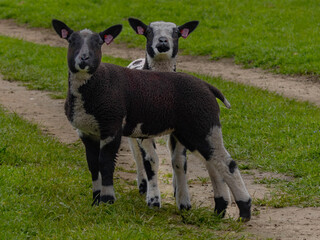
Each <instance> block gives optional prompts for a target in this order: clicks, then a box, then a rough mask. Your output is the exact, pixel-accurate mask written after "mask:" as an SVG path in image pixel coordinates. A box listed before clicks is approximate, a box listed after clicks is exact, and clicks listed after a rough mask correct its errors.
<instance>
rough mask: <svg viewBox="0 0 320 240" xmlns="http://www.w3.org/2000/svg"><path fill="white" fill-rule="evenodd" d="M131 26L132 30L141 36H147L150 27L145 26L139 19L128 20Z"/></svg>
mask: <svg viewBox="0 0 320 240" xmlns="http://www.w3.org/2000/svg"><path fill="white" fill-rule="evenodd" d="M128 21H129V24H130V26H131V27H132V29H133V30H134V31H135V32H136V33H137V34H139V35H145V33H146V31H147V28H148V26H147V25H146V24H144V23H143V22H142V21H140V20H139V19H137V18H129V19H128Z"/></svg>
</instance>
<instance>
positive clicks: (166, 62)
mask: <svg viewBox="0 0 320 240" xmlns="http://www.w3.org/2000/svg"><path fill="white" fill-rule="evenodd" d="M144 69H149V70H152V71H159V72H175V71H176V58H169V59H168V58H157V59H154V58H151V57H150V56H148V55H147V56H146V61H145V66H144Z"/></svg>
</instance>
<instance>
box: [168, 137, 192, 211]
mask: <svg viewBox="0 0 320 240" xmlns="http://www.w3.org/2000/svg"><path fill="white" fill-rule="evenodd" d="M168 146H169V149H170V153H171V160H172V168H173V179H172V183H173V188H174V193H175V194H174V195H175V198H176V204H177V206H178V208H179V209H180V210H181V209H187V210H188V209H190V208H191V203H190V197H189V191H188V184H187V175H186V173H187V158H186V148H185V147H184V146H183V145H182V144H181V143H180V142H179V141H178V140H177V139H175V138H174V136H172V135H171V136H170V138H169V140H168Z"/></svg>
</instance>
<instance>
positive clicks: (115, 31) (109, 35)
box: [99, 24, 122, 45]
mask: <svg viewBox="0 0 320 240" xmlns="http://www.w3.org/2000/svg"><path fill="white" fill-rule="evenodd" d="M121 30H122V25H121V24H118V25H114V26H112V27H109V28H108V29H106V30H104V31H103V32H100V33H99V35H100V37H101V39H102V40H103V41H104V42H105V43H106V44H107V45H109V44H110V43H111V42H112V41H113V39H115V38H116V37H117V36H118V35H119V33H120V32H121Z"/></svg>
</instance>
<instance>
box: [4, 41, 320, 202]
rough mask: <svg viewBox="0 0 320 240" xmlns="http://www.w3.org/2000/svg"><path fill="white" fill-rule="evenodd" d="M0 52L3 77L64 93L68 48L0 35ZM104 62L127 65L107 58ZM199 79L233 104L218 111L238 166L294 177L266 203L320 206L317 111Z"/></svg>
mask: <svg viewBox="0 0 320 240" xmlns="http://www.w3.org/2000/svg"><path fill="white" fill-rule="evenodd" d="M0 49H2V50H0V52H1V51H3V52H2V54H0V71H1V73H2V74H4V76H5V78H8V79H15V80H18V81H23V82H25V84H27V86H28V87H30V88H35V89H41V90H47V91H51V92H53V93H54V95H55V96H64V95H65V93H66V91H67V63H66V49H64V48H57V47H49V46H45V45H37V44H34V43H30V42H25V41H22V40H17V39H12V38H8V37H1V36H0ZM3 49H5V50H3ZM44 53H45V54H44ZM19 54H20V55H19ZM22 55H24V56H32V59H31V60H30V59H29V58H26V57H22ZM17 56H18V57H17ZM48 56H50V57H48ZM103 61H108V62H110V63H114V64H119V65H124V66H125V65H127V63H128V61H125V60H121V59H116V58H110V57H106V56H104V57H103ZM43 69H45V71H43ZM199 77H200V78H202V79H204V80H205V81H207V82H209V83H212V84H214V85H215V86H217V87H218V88H219V89H221V90H222V92H223V93H224V94H225V96H227V98H228V100H229V101H230V102H231V104H232V109H231V110H227V109H226V108H225V107H221V110H222V114H221V122H222V124H223V132H224V140H225V144H226V146H227V149H228V150H229V151H230V152H231V154H232V156H233V157H234V158H235V159H237V160H238V161H239V163H240V164H241V166H242V168H243V169H248V168H249V169H251V168H255V169H256V168H259V169H262V170H264V171H271V172H279V173H283V174H286V175H289V176H293V177H295V178H294V181H291V182H287V181H279V180H274V181H275V182H276V183H277V186H279V192H276V193H275V195H274V197H273V199H272V200H270V201H269V202H268V203H267V204H269V205H271V206H288V205H301V206H320V197H319V196H320V188H319V186H320V175H319V172H320V144H319V139H320V126H319V116H320V109H319V108H316V107H314V106H312V105H310V104H307V103H299V102H296V101H294V100H289V99H285V98H283V97H280V96H277V95H275V94H271V93H269V92H267V91H263V90H258V89H256V88H253V87H249V86H244V85H241V84H236V83H231V82H226V81H223V80H221V79H219V78H211V77H205V76H199ZM266 183H268V181H267V182H266ZM281 192H285V193H286V194H280V193H281ZM263 204H265V203H263Z"/></svg>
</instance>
